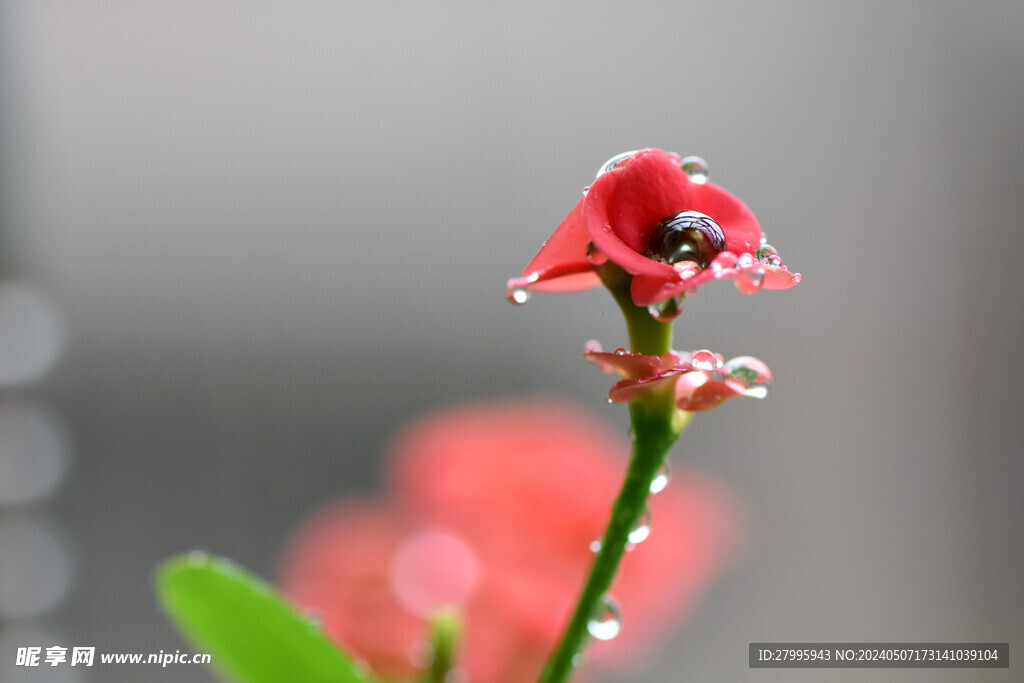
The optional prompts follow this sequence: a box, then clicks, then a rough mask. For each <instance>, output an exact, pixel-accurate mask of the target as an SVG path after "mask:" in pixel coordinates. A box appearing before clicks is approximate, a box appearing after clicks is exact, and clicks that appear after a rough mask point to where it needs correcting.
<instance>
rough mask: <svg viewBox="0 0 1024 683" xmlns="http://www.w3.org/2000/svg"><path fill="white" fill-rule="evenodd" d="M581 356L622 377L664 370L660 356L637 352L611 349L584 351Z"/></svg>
mask: <svg viewBox="0 0 1024 683" xmlns="http://www.w3.org/2000/svg"><path fill="white" fill-rule="evenodd" d="M583 357H584V358H586V359H587V360H588V361H590V362H591V363H593V364H594V365H596V366H597V367H599V368H601V369H602V370H603V371H604V372H606V373H608V374H611V373H613V372H614V373H618V374H619V375H621V376H622V377H623V378H624V379H636V378H637V377H650V376H652V375H657V374H658V373H659V372H662V371H664V369H665V367H664V366H663V365H662V360H661V357H660V356H645V355H643V354H639V353H616V352H611V351H596V350H595V351H590V350H588V351H584V352H583Z"/></svg>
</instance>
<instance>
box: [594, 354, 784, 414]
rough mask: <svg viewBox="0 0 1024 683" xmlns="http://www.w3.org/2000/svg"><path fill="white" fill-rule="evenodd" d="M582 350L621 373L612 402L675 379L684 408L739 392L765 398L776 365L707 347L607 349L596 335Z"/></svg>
mask: <svg viewBox="0 0 1024 683" xmlns="http://www.w3.org/2000/svg"><path fill="white" fill-rule="evenodd" d="M583 356H584V357H585V358H586V359H587V360H588V361H590V362H591V363H593V364H595V365H597V366H598V367H599V368H601V369H602V370H604V371H605V372H606V373H609V374H610V373H617V374H619V375H621V376H622V378H623V379H622V381H621V382H617V383H616V384H615V385H614V386H612V388H611V391H609V392H608V401H609V402H611V403H629V402H630V401H633V400H636V399H637V398H641V397H643V396H644V395H645V394H649V393H651V392H653V391H657V390H658V389H660V388H662V387H665V386H668V385H671V386H672V387H673V390H674V392H675V398H676V406H677V407H678V408H679V409H680V410H688V411H692V412H699V411H704V410H711V409H712V408H717V407H718V406H720V405H721V404H722V403H723V402H725V401H727V400H729V399H730V398H735V397H737V396H748V397H751V398H764V397H766V396H767V395H768V388H769V387H770V386H771V383H772V373H771V370H769V369H768V366H767V365H765V364H764V363H763V362H762V361H760V360H758V359H757V358H754V357H753V356H738V357H736V358H733V359H731V360H728V361H726V360H725V359H724V358H723V357H722V355H721V354H718V353H713V352H711V351H708V350H706V349H701V350H699V351H693V352H691V353H680V352H678V351H669V352H668V353H666V354H663V355H661V356H645V355H643V354H639V353H627V352H626V350H625V349H616V350H615V351H613V352H609V351H602V350H601V346H600V344H598V343H597V342H595V341H591V342H588V343H587V346H586V349H585V350H584V352H583Z"/></svg>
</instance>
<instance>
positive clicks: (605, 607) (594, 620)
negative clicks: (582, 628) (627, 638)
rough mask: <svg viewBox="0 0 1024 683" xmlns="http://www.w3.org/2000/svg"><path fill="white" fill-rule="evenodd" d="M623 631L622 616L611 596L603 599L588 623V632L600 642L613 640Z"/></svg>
mask: <svg viewBox="0 0 1024 683" xmlns="http://www.w3.org/2000/svg"><path fill="white" fill-rule="evenodd" d="M621 630H622V615H621V614H620V613H619V606H618V605H617V604H615V601H614V600H613V599H612V598H611V596H608V595H606V596H604V597H603V598H601V602H600V604H598V606H597V609H595V610H594V613H593V614H591V615H590V621H588V622H587V632H588V633H590V635H591V636H593V637H594V638H597V639H598V640H612V639H613V638H615V636H617V635H619V631H621Z"/></svg>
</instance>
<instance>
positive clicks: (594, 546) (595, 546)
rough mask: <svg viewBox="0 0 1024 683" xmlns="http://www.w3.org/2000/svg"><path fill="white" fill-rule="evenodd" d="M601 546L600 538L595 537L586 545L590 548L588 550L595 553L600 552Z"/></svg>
mask: <svg viewBox="0 0 1024 683" xmlns="http://www.w3.org/2000/svg"><path fill="white" fill-rule="evenodd" d="M601 546H602V544H601V539H600V538H595V539H594V540H593V541H591V542H590V545H589V546H587V547H588V548H590V552H592V553H594V554H595V555H597V554H598V553H599V552H601Z"/></svg>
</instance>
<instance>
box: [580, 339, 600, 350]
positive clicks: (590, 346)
mask: <svg viewBox="0 0 1024 683" xmlns="http://www.w3.org/2000/svg"><path fill="white" fill-rule="evenodd" d="M583 352H584V353H601V342H599V341H597V340H596V339H589V340H587V343H586V344H584V345H583Z"/></svg>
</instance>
